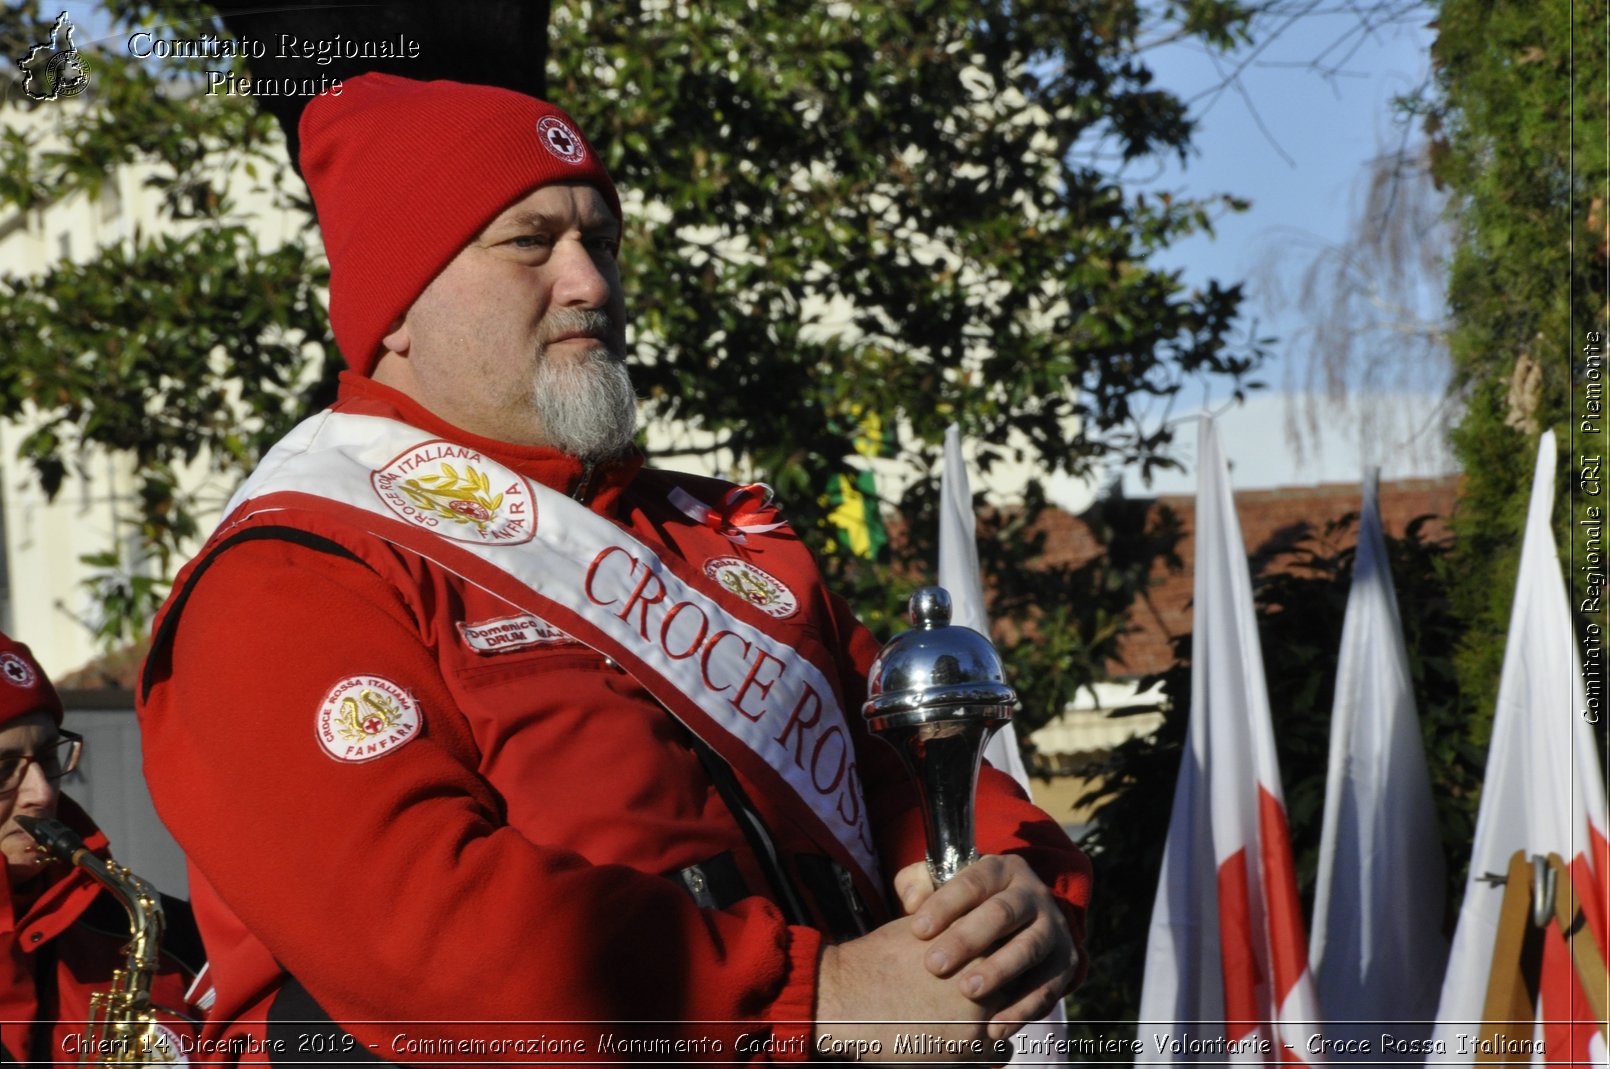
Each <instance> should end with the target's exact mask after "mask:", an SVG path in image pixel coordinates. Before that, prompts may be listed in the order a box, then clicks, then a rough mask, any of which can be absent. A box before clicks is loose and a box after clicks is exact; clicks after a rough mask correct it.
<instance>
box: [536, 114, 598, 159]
mask: <svg viewBox="0 0 1610 1069" xmlns="http://www.w3.org/2000/svg"><path fill="white" fill-rule="evenodd" d="M537 134H538V135H539V136H540V137H541V138H542V143H543V144H544V145H547V146H548V151H549V152H551V153H553V154H554V155H555V156H558V157H559V158H560V159H562V160H564V161H565V162H566V163H580V162H581V161H582V160H584V159H586V158H587V150H586V149H585V148H584V147H582V146H583V142H582V140H581V135H580V134H578V133H576V131H574V130H572V129H571V128H570V124H569V123H567V122H565V120H563V119H560V118H557V117H555V116H553V115H547V116H544V117H543V118H541V119H539V120H538V121H537Z"/></svg>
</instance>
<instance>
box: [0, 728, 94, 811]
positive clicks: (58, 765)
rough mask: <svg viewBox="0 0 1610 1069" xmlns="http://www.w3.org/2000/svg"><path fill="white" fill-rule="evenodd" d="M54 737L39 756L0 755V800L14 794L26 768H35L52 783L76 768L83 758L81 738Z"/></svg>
mask: <svg viewBox="0 0 1610 1069" xmlns="http://www.w3.org/2000/svg"><path fill="white" fill-rule="evenodd" d="M56 735H57V738H56V741H55V742H54V743H52V744H51V745H49V746H47V747H46V748H45V749H43V750H41V751H40V752H39V753H14V754H3V755H0V798H4V797H5V796H6V795H10V794H16V793H17V791H18V790H19V789H20V788H21V787H22V781H23V778H24V777H26V776H27V775H28V766H29V765H38V766H39V770H40V771H41V772H43V773H44V774H45V778H46V779H47V780H50V781H51V782H52V783H54V782H55V781H56V780H59V779H61V778H62V777H63V776H65V775H67V773H69V772H71V771H72V770H73V769H75V768H77V767H78V759H79V758H80V757H82V756H83V755H84V737H83V736H82V735H77V734H74V733H73V732H71V731H58V732H57V733H56Z"/></svg>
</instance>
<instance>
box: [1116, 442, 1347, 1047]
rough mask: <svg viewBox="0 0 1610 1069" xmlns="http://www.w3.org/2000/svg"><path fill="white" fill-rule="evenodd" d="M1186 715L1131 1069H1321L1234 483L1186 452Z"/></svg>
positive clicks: (1221, 465)
mask: <svg viewBox="0 0 1610 1069" xmlns="http://www.w3.org/2000/svg"><path fill="white" fill-rule="evenodd" d="M1197 472H1198V473H1197V491H1196V534H1195V538H1196V580H1195V597H1194V610H1193V611H1194V621H1193V626H1192V630H1193V637H1192V643H1191V719H1190V723H1189V725H1188V726H1187V728H1186V735H1185V753H1184V756H1183V759H1182V760H1181V762H1180V773H1179V779H1178V781H1177V782H1176V785H1175V788H1174V807H1173V812H1172V815H1171V817H1170V819H1169V828H1168V842H1167V845H1166V846H1165V847H1164V851H1163V871H1162V876H1161V878H1160V879H1159V881H1158V885H1157V897H1156V899H1155V901H1154V903H1153V906H1152V922H1151V931H1150V934H1149V936H1148V939H1147V946H1146V976H1145V981H1144V983H1143V985H1142V988H1141V1002H1140V1015H1139V1021H1140V1023H1139V1025H1138V1036H1137V1038H1138V1039H1139V1041H1140V1043H1141V1044H1142V1045H1143V1047H1144V1049H1145V1053H1143V1054H1141V1055H1138V1056H1137V1057H1136V1061H1137V1062H1153V1063H1157V1062H1161V1063H1164V1064H1169V1065H1180V1064H1191V1063H1196V1062H1202V1063H1223V1062H1226V1061H1231V1062H1236V1063H1241V1064H1249V1063H1250V1064H1306V1065H1315V1064H1318V1063H1320V1062H1321V1061H1322V1060H1323V1059H1322V1058H1321V1057H1319V1055H1318V1053H1317V1052H1318V1051H1320V1050H1321V1046H1320V1034H1319V1023H1318V1016H1319V1015H1318V1007H1317V1005H1316V1003H1315V1000H1314V992H1313V982H1312V977H1311V976H1310V974H1309V971H1308V940H1307V938H1306V937H1305V936H1304V934H1303V921H1302V910H1301V906H1300V904H1299V902H1298V897H1297V880H1296V874H1295V871H1294V869H1293V866H1292V859H1291V842H1290V839H1289V837H1288V835H1287V832H1286V806H1285V801H1284V794H1283V792H1282V790H1281V787H1280V770H1279V768H1278V767H1277V765H1276V762H1275V745H1274V734H1273V732H1272V730H1271V727H1270V719H1269V694H1268V687H1267V684H1266V683H1265V681H1264V672H1263V654H1262V651H1261V649H1260V647H1259V644H1258V628H1257V619H1256V616H1255V615H1254V613H1253V607H1252V581H1251V577H1250V575H1249V573H1248V568H1247V555H1246V550H1245V549H1244V548H1243V545H1242V540H1241V528H1240V525H1239V523H1238V522H1237V520H1236V514H1235V501H1234V499H1233V497H1232V496H1231V493H1230V473H1229V469H1228V466H1227V465H1226V463H1225V459H1224V454H1223V451H1222V450H1221V448H1220V445H1219V437H1218V432H1217V431H1216V430H1215V428H1214V426H1213V423H1212V421H1211V420H1210V419H1208V418H1207V417H1206V416H1204V417H1203V418H1202V423H1201V429H1200V434H1199V437H1198V441H1197Z"/></svg>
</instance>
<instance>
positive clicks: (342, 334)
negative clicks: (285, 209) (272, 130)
mask: <svg viewBox="0 0 1610 1069" xmlns="http://www.w3.org/2000/svg"><path fill="white" fill-rule="evenodd" d="M300 131H301V137H302V153H301V156H302V176H303V177H304V178H305V179H306V180H307V185H308V189H309V190H310V191H311V192H312V193H313V203H314V206H315V207H316V208H317V209H318V213H319V228H320V229H321V230H322V231H323V232H324V250H325V254H326V255H327V256H328V258H329V261H330V326H331V328H332V329H333V330H334V331H335V340H336V342H337V344H339V345H340V346H341V353H342V355H343V356H345V357H346V360H347V366H349V367H350V368H352V370H354V371H356V372H358V373H359V374H360V375H367V374H369V373H370V372H371V371H373V370H374V366H375V362H376V361H377V360H379V358H380V352H381V339H382V338H384V337H385V336H386V334H387V333H388V332H389V331H390V329H391V325H392V324H393V323H395V322H396V321H397V320H398V319H399V318H401V317H402V314H403V313H404V312H406V311H407V310H408V308H409V306H410V305H412V304H413V303H414V299H415V298H417V297H418V296H419V295H420V293H421V292H423V291H424V289H425V287H426V286H428V285H429V284H430V282H431V280H432V279H433V278H435V277H436V275H437V274H438V273H440V271H441V270H442V268H444V267H446V266H447V264H448V262H449V261H451V260H452V259H453V257H455V256H457V255H458V253H459V251H460V250H461V249H463V248H464V246H465V245H467V244H468V243H469V241H470V239H471V238H473V237H474V236H475V235H476V234H478V233H480V231H481V230H482V229H483V228H484V227H485V226H486V224H487V223H489V222H491V221H492V219H493V218H494V217H495V216H496V215H497V214H498V213H499V212H501V211H502V210H503V209H504V208H507V207H508V206H509V205H510V204H512V203H513V202H514V201H516V200H518V199H519V198H521V197H523V196H525V195H526V194H527V193H530V192H531V191H532V190H533V189H536V188H538V187H539V186H545V185H551V184H553V183H555V182H586V183H590V184H591V185H594V186H596V187H597V188H598V190H599V191H600V192H602V193H603V194H604V197H605V199H606V200H608V201H609V206H610V208H611V209H612V210H613V211H614V213H615V217H616V218H617V219H619V218H620V215H621V205H620V197H619V196H618V195H617V194H616V192H615V183H614V182H612V181H610V178H609V172H608V171H606V170H604V164H603V162H602V161H601V160H599V158H598V154H597V153H596V152H594V151H593V148H592V146H591V145H589V144H588V143H587V140H586V138H584V137H582V135H581V131H580V130H578V129H577V128H576V124H575V123H574V122H573V121H572V120H571V118H570V116H568V115H566V114H565V113H564V112H563V111H561V110H560V109H558V108H556V107H554V106H553V105H552V104H549V103H547V102H545V101H541V100H538V99H536V98H535V97H529V96H526V95H525V94H524V93H516V92H514V91H513V90H511V89H499V88H496V87H494V86H488V85H464V84H462V83H459V82H447V81H436V82H421V81H415V80H414V79H412V78H399V77H397V76H395V75H391V74H377V73H373V72H371V73H367V74H361V75H359V76H358V77H356V78H352V79H348V80H346V81H343V82H342V83H341V85H340V86H339V87H338V88H333V89H330V90H328V91H326V92H324V93H321V94H320V95H318V96H316V97H314V98H313V99H312V100H311V101H309V102H308V105H307V107H306V109H304V110H303V112H302V121H301V126H300Z"/></svg>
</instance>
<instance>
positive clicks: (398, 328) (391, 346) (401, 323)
mask: <svg viewBox="0 0 1610 1069" xmlns="http://www.w3.org/2000/svg"><path fill="white" fill-rule="evenodd" d="M411 341H412V339H411V338H409V336H408V317H407V316H406V315H403V316H398V317H397V318H396V319H395V320H394V321H393V322H392V324H391V328H390V329H389V330H387V331H386V336H385V337H383V338H381V339H380V344H381V345H382V346H383V347H385V349H386V351H387V352H391V353H401V354H403V355H405V356H406V355H407V353H408V346H409V344H410V343H411Z"/></svg>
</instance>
